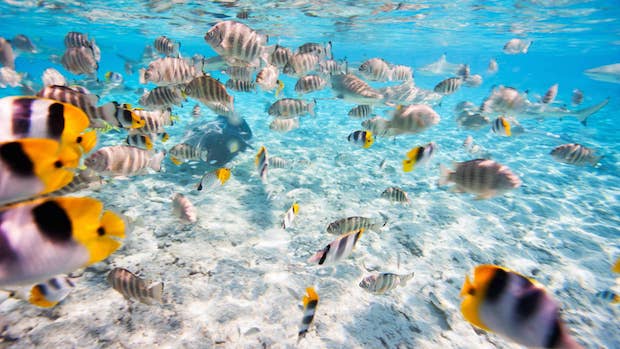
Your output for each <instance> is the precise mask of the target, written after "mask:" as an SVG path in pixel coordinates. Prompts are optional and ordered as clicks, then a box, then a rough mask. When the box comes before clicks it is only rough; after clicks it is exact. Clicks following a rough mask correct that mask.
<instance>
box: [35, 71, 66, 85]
mask: <svg viewBox="0 0 620 349" xmlns="http://www.w3.org/2000/svg"><path fill="white" fill-rule="evenodd" d="M41 81H42V82H43V86H51V85H60V86H65V85H67V79H65V77H64V76H63V75H62V74H60V72H59V71H58V70H56V69H54V68H47V69H45V70H44V71H43V74H42V75H41Z"/></svg>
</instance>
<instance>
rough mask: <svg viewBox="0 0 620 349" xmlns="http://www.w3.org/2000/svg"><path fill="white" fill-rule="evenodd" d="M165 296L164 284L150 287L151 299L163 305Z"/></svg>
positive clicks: (159, 283)
mask: <svg viewBox="0 0 620 349" xmlns="http://www.w3.org/2000/svg"><path fill="white" fill-rule="evenodd" d="M163 295H164V283H163V282H158V283H156V284H155V285H153V286H151V287H149V297H150V298H153V299H155V300H156V301H158V302H160V303H162V302H163Z"/></svg>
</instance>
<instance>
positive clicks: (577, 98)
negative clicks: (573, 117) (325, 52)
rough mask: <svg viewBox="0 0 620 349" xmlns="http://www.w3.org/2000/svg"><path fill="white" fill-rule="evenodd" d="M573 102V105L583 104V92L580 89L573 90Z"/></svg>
mask: <svg viewBox="0 0 620 349" xmlns="http://www.w3.org/2000/svg"><path fill="white" fill-rule="evenodd" d="M571 102H572V103H573V105H579V104H581V102H583V92H581V90H579V89H574V90H573V97H572V98H571Z"/></svg>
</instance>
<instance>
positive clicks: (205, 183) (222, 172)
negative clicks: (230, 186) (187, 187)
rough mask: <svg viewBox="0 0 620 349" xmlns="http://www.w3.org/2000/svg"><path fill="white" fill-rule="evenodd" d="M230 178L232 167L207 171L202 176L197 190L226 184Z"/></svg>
mask: <svg viewBox="0 0 620 349" xmlns="http://www.w3.org/2000/svg"><path fill="white" fill-rule="evenodd" d="M229 179H230V169H229V168H226V167H222V168H218V169H216V170H213V171H210V172H207V173H205V174H204V176H202V178H201V179H200V182H199V183H198V186H197V187H196V190H198V191H201V190H203V189H206V190H209V189H212V188H215V187H220V186H222V185H224V184H225V183H226V182H227V181H228V180H229Z"/></svg>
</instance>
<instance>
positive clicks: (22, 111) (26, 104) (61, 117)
mask: <svg viewBox="0 0 620 349" xmlns="http://www.w3.org/2000/svg"><path fill="white" fill-rule="evenodd" d="M0 124H1V125H3V127H2V128H0V142H6V141H12V140H16V139H22V138H48V139H54V140H57V141H60V142H61V143H62V144H66V145H69V146H73V147H76V148H77V149H79V150H80V151H82V152H84V153H88V152H89V151H90V150H91V149H92V148H93V147H94V146H95V144H96V142H97V134H96V133H95V131H89V132H84V130H85V129H86V128H87V127H88V125H89V121H88V117H87V116H86V114H85V113H84V112H83V111H82V110H81V109H79V108H77V107H75V106H73V105H71V104H67V103H61V102H58V101H55V100H52V99H46V98H39V97H15V96H13V97H5V98H2V99H0Z"/></svg>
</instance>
